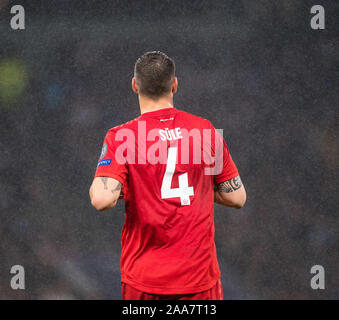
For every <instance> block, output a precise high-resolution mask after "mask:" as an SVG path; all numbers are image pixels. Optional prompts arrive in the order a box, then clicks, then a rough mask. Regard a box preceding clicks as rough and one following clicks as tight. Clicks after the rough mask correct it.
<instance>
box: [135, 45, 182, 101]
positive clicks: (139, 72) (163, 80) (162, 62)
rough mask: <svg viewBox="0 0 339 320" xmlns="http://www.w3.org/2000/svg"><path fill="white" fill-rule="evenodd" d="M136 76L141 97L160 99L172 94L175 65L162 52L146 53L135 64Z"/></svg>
mask: <svg viewBox="0 0 339 320" xmlns="http://www.w3.org/2000/svg"><path fill="white" fill-rule="evenodd" d="M134 76H135V81H136V85H137V86H138V89H139V93H140V94H141V95H144V96H147V97H149V98H151V99H158V98H160V97H161V96H163V95H166V94H168V93H170V92H171V86H172V81H173V78H174V76H175V63H174V61H173V60H172V59H171V58H170V57H168V56H167V55H166V54H164V53H162V52H160V51H152V52H146V53H145V54H143V55H142V56H141V57H140V58H139V59H138V60H137V62H136V63H135V67H134Z"/></svg>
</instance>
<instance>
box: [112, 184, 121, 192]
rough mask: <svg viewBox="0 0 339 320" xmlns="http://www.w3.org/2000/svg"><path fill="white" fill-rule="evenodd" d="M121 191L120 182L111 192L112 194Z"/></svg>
mask: <svg viewBox="0 0 339 320" xmlns="http://www.w3.org/2000/svg"><path fill="white" fill-rule="evenodd" d="M120 190H121V182H118V184H117V186H116V187H115V188H114V189H112V190H111V192H112V193H114V192H116V191H120Z"/></svg>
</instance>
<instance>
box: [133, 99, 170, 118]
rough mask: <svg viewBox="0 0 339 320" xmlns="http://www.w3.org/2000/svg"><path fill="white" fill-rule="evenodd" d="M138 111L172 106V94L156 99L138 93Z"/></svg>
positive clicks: (143, 111)
mask: <svg viewBox="0 0 339 320" xmlns="http://www.w3.org/2000/svg"><path fill="white" fill-rule="evenodd" d="M139 105H140V113H141V114H143V113H145V112H150V111H156V110H161V109H166V108H173V95H168V96H164V97H161V98H159V99H157V100H153V99H150V98H148V97H145V96H142V95H139Z"/></svg>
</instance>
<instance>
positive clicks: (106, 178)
mask: <svg viewBox="0 0 339 320" xmlns="http://www.w3.org/2000/svg"><path fill="white" fill-rule="evenodd" d="M107 180H108V177H101V181H102V183H103V184H104V189H105V190H107Z"/></svg>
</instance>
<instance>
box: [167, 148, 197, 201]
mask: <svg viewBox="0 0 339 320" xmlns="http://www.w3.org/2000/svg"><path fill="white" fill-rule="evenodd" d="M177 151H178V149H177V148H176V147H171V148H169V149H168V158H167V164H166V172H165V174H164V178H163V179H162V185H161V199H170V198H180V200H181V205H182V206H188V205H190V204H191V201H190V196H193V195H194V191H193V187H189V186H188V175H187V172H186V173H183V174H181V175H180V176H179V188H173V189H171V184H172V178H173V174H174V171H175V163H176V161H177Z"/></svg>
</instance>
